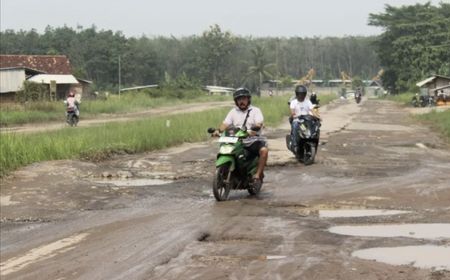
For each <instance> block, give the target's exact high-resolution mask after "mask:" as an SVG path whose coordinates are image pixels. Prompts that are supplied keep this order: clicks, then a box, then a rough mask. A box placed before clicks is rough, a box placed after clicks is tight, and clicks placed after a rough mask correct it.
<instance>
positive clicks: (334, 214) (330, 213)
mask: <svg viewBox="0 0 450 280" xmlns="http://www.w3.org/2000/svg"><path fill="white" fill-rule="evenodd" d="M406 213H411V211H402V210H386V209H339V210H319V217H320V218H355V217H372V216H387V215H399V214H406Z"/></svg>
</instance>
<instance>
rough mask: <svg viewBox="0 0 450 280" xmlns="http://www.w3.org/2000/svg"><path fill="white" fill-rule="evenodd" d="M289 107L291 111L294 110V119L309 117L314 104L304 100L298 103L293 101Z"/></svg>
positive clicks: (295, 100) (296, 100)
mask: <svg viewBox="0 0 450 280" xmlns="http://www.w3.org/2000/svg"><path fill="white" fill-rule="evenodd" d="M289 107H290V108H291V110H294V114H295V115H294V117H298V116H302V115H303V116H304V115H311V113H312V109H313V108H314V104H312V103H311V101H309V99H306V98H305V100H303V102H300V101H298V99H294V100H292V101H291V105H290V106H289Z"/></svg>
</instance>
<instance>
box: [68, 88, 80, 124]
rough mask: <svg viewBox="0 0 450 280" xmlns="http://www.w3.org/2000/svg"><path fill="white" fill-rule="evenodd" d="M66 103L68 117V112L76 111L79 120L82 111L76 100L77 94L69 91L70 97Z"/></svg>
mask: <svg viewBox="0 0 450 280" xmlns="http://www.w3.org/2000/svg"><path fill="white" fill-rule="evenodd" d="M64 103H65V104H66V106H67V111H66V115H67V116H68V114H67V113H68V112H71V111H74V112H75V115H76V116H77V118H79V117H80V110H79V106H80V103H79V102H78V100H77V99H76V98H75V93H74V92H73V91H72V90H71V91H69V95H68V96H67V99H66V100H65V101H64Z"/></svg>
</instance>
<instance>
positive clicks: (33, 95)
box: [16, 81, 50, 103]
mask: <svg viewBox="0 0 450 280" xmlns="http://www.w3.org/2000/svg"><path fill="white" fill-rule="evenodd" d="M49 97H50V93H49V88H48V86H47V85H43V84H38V83H33V82H29V81H24V82H23V89H22V90H21V91H19V92H17V95H16V100H17V101H18V102H21V103H25V102H27V101H44V100H49V99H50V98H49Z"/></svg>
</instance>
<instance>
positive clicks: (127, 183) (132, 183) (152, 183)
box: [95, 179, 172, 187]
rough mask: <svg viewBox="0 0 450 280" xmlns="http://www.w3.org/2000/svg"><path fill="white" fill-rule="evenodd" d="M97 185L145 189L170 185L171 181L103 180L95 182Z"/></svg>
mask: <svg viewBox="0 0 450 280" xmlns="http://www.w3.org/2000/svg"><path fill="white" fill-rule="evenodd" d="M95 183H99V184H106V185H114V186H117V187H145V186H156V185H165V184H170V183H172V181H170V180H159V179H124V180H101V181H95Z"/></svg>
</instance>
